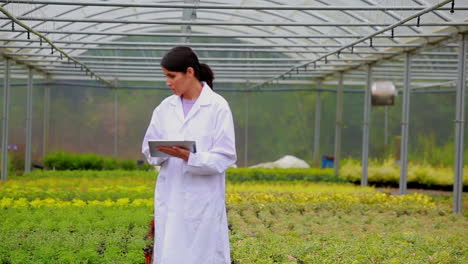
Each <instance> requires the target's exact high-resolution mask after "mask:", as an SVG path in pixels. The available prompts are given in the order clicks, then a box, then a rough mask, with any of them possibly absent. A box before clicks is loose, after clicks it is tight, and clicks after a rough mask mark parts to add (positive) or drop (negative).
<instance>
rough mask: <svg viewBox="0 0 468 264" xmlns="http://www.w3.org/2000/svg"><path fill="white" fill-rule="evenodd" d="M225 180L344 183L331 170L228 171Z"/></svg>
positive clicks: (256, 169) (237, 169)
mask: <svg viewBox="0 0 468 264" xmlns="http://www.w3.org/2000/svg"><path fill="white" fill-rule="evenodd" d="M226 175H227V180H228V181H230V182H244V181H311V182H345V180H343V179H340V178H338V177H336V176H335V175H334V174H333V170H331V169H315V168H310V169H260V168H255V169H250V168H236V169H228V170H227V172H226Z"/></svg>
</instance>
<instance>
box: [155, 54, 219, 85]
mask: <svg viewBox="0 0 468 264" xmlns="http://www.w3.org/2000/svg"><path fill="white" fill-rule="evenodd" d="M161 66H162V67H164V68H166V69H167V70H169V71H175V72H183V73H186V72H187V68H188V67H192V68H193V70H194V72H195V77H196V78H197V79H198V80H199V81H201V82H206V83H207V84H208V85H209V86H210V87H211V89H213V80H214V73H213V71H212V70H211V68H210V66H208V65H207V64H205V63H200V62H199V61H198V57H197V54H195V52H193V50H192V49H191V48H189V47H184V46H178V47H175V48H172V49H171V50H170V51H169V52H167V53H166V55H164V57H163V58H162V60H161Z"/></svg>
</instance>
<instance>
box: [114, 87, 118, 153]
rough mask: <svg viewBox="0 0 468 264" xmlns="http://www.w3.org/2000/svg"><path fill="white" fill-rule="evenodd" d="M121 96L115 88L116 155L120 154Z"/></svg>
mask: <svg viewBox="0 0 468 264" xmlns="http://www.w3.org/2000/svg"><path fill="white" fill-rule="evenodd" d="M118 144H119V96H118V93H117V90H116V89H114V156H116V157H117V156H118V155H119V149H118Z"/></svg>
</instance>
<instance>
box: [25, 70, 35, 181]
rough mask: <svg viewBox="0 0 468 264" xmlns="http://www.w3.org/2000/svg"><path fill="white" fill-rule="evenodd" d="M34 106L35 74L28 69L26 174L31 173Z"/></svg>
mask: <svg viewBox="0 0 468 264" xmlns="http://www.w3.org/2000/svg"><path fill="white" fill-rule="evenodd" d="M32 104H33V72H32V69H31V68H29V69H28V93H27V106H26V152H25V157H24V172H26V173H27V172H30V171H31V149H32V148H31V143H32Z"/></svg>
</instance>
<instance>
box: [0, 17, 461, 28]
mask: <svg viewBox="0 0 468 264" xmlns="http://www.w3.org/2000/svg"><path fill="white" fill-rule="evenodd" d="M16 18H17V19H19V20H22V21H41V22H43V21H44V20H46V21H47V22H67V23H97V24H138V25H172V26H174V25H177V26H248V27H254V26H273V27H388V26H390V25H391V24H388V23H330V22H327V23H297V22H250V21H249V22H231V21H190V20H180V21H170V20H167V19H166V20H160V21H158V20H143V19H135V20H129V19H127V20H122V19H90V18H81V19H73V18H56V17H46V18H44V17H31V16H18V17H16ZM0 20H8V18H5V17H0ZM400 26H404V27H416V26H421V27H424V26H426V27H439V26H468V22H440V23H437V22H422V23H419V24H418V23H405V24H402V25H400Z"/></svg>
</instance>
